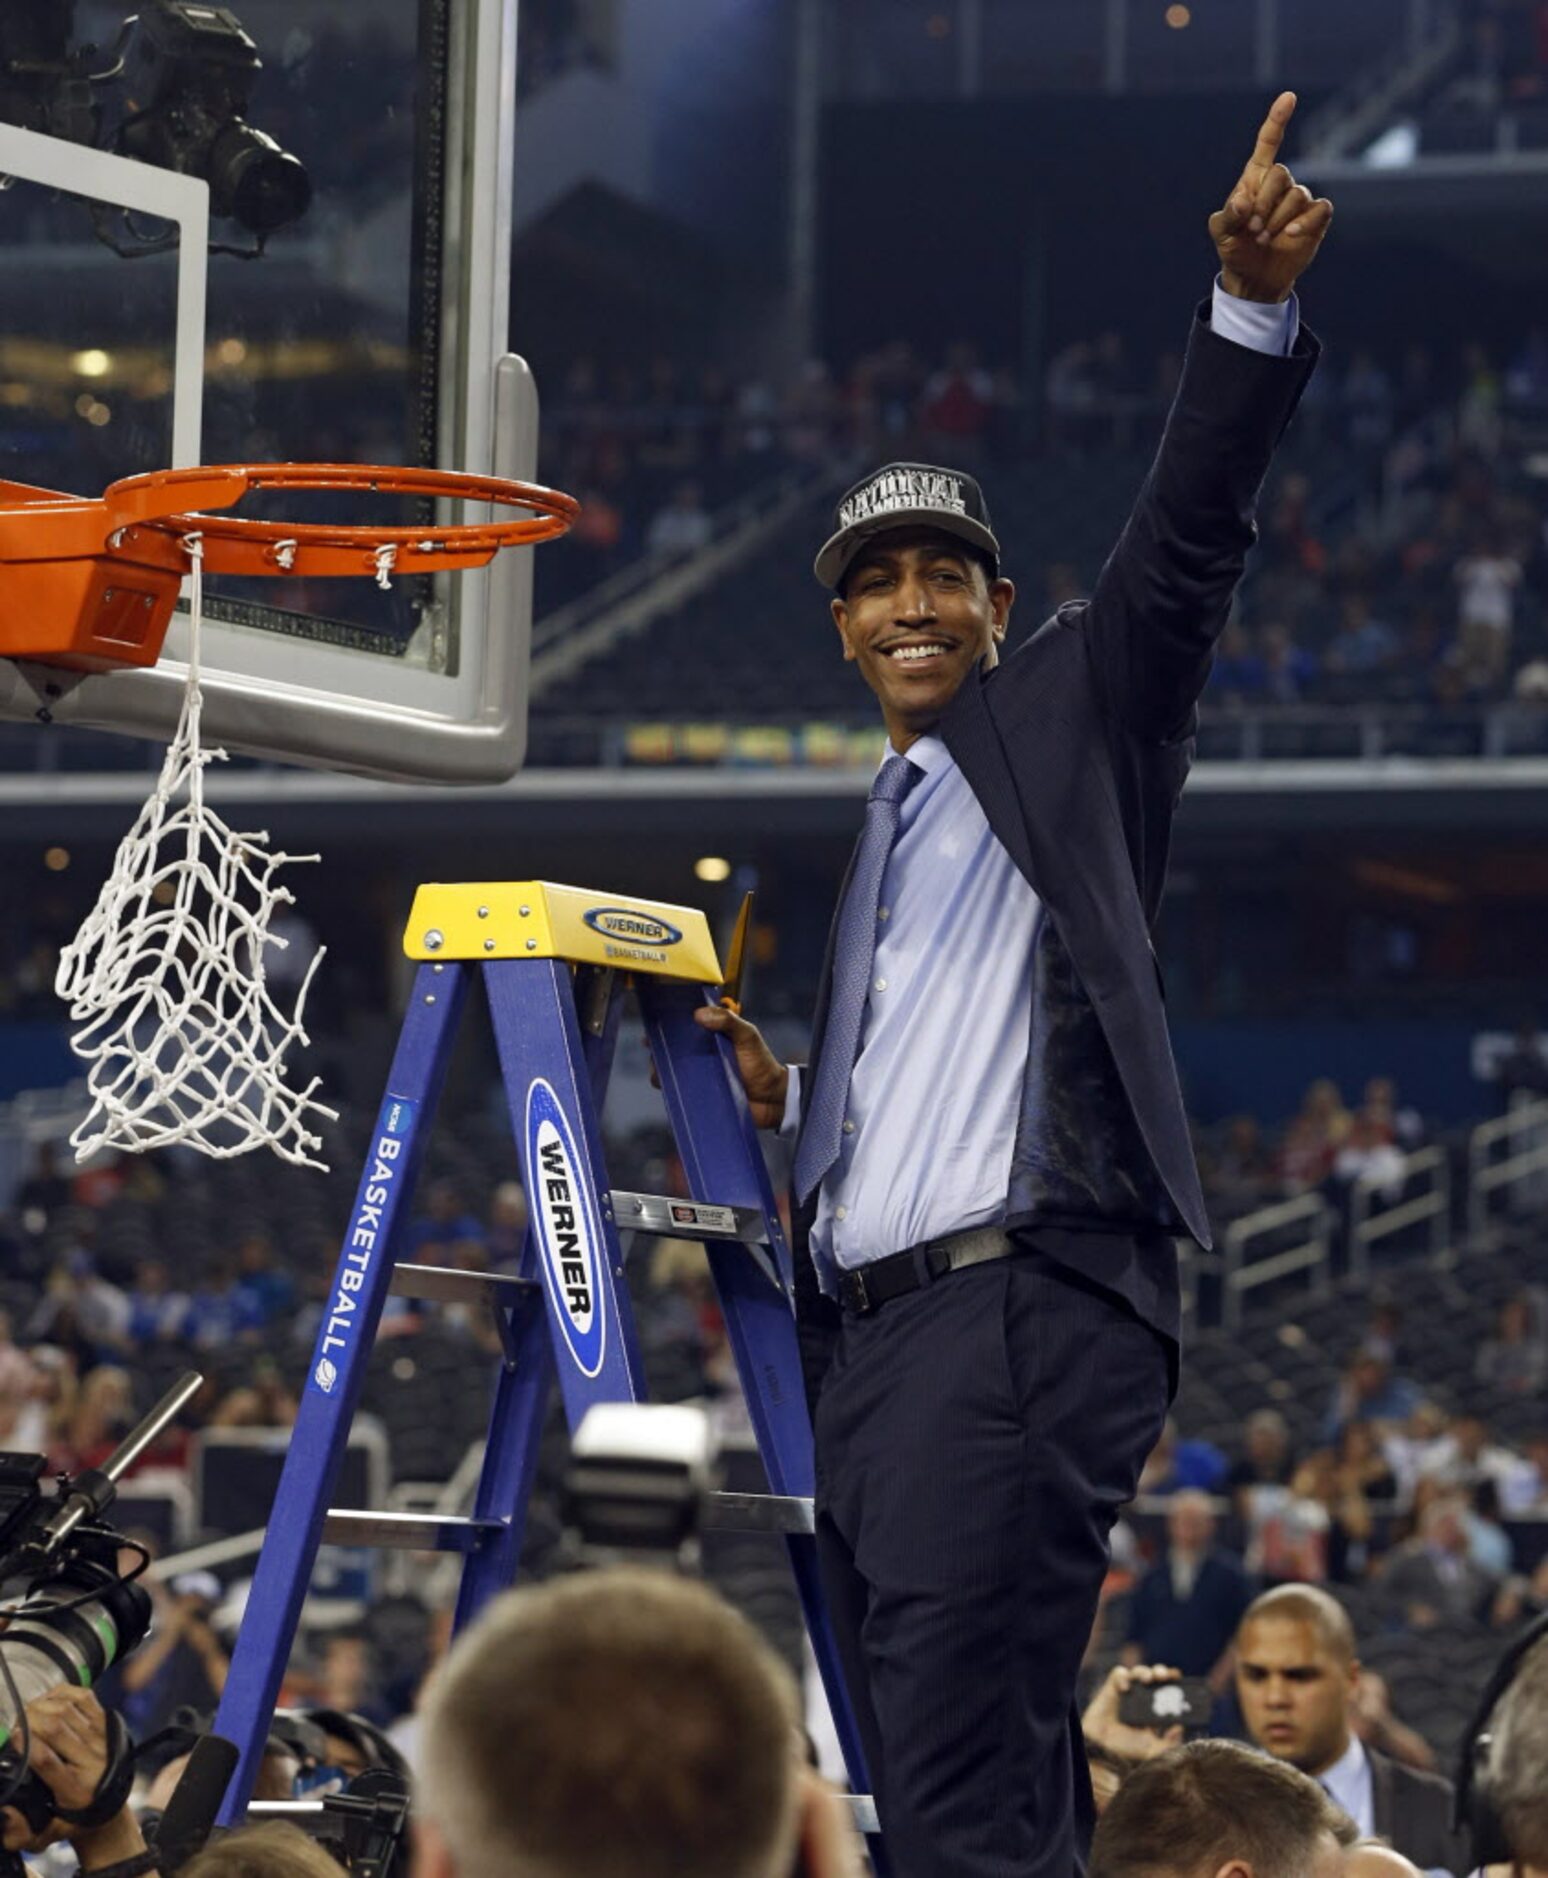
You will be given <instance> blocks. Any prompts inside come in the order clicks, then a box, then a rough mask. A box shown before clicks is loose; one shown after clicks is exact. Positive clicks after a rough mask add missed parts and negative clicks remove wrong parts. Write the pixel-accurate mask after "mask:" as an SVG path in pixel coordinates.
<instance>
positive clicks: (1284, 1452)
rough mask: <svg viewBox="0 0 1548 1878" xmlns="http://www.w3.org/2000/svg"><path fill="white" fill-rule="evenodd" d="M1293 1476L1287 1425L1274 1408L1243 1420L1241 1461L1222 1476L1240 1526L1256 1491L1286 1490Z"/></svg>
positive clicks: (1293, 1467)
mask: <svg viewBox="0 0 1548 1878" xmlns="http://www.w3.org/2000/svg"><path fill="white" fill-rule="evenodd" d="M1294 1472H1295V1448H1294V1444H1293V1443H1292V1441H1291V1439H1290V1424H1289V1423H1288V1422H1287V1421H1286V1420H1285V1418H1284V1416H1283V1415H1281V1414H1280V1412H1279V1410H1278V1409H1275V1408H1261V1409H1254V1411H1253V1412H1252V1414H1251V1415H1249V1416H1248V1417H1247V1426H1246V1430H1245V1442H1244V1448H1243V1453H1242V1458H1241V1459H1240V1460H1239V1461H1238V1462H1237V1463H1236V1465H1235V1466H1234V1467H1233V1468H1232V1469H1231V1471H1230V1473H1228V1474H1227V1475H1226V1478H1225V1485H1226V1487H1227V1489H1228V1490H1229V1491H1230V1492H1231V1494H1232V1495H1233V1496H1234V1497H1235V1500H1236V1515H1237V1518H1238V1519H1240V1520H1241V1521H1242V1522H1243V1524H1246V1522H1247V1521H1248V1520H1249V1519H1250V1518H1251V1516H1252V1496H1253V1491H1254V1489H1255V1488H1258V1487H1286V1486H1288V1485H1289V1484H1290V1476H1291V1475H1292V1474H1293V1473H1294Z"/></svg>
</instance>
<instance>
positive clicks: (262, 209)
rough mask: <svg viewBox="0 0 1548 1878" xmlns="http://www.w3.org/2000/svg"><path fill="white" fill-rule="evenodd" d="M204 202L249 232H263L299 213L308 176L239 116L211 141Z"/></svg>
mask: <svg viewBox="0 0 1548 1878" xmlns="http://www.w3.org/2000/svg"><path fill="white" fill-rule="evenodd" d="M209 182H210V206H211V207H212V208H213V209H214V211H215V213H216V214H217V215H230V216H232V217H234V218H235V219H236V220H237V221H238V222H240V223H241V224H242V226H243V227H244V228H250V229H251V230H252V231H253V233H254V234H255V235H267V234H269V233H270V232H271V231H272V230H274V229H276V228H283V227H285V226H286V224H287V223H289V222H296V221H299V220H300V219H301V217H302V216H303V215H305V213H306V211H307V207H308V205H309V204H310V202H311V200H312V179H311V177H310V176H308V175H307V173H306V170H305V168H304V167H303V165H302V164H301V162H300V160H299V159H298V158H296V157H293V156H291V155H290V153H289V152H288V151H286V150H282V149H281V148H280V147H279V145H278V144H277V143H276V142H275V141H274V139H273V138H272V137H267V136H265V135H264V133H263V132H262V131H261V130H254V129H253V127H252V126H251V125H250V124H244V123H243V122H242V120H241V119H240V118H236V119H233V121H232V122H231V123H229V124H227V125H226V127H225V129H224V130H222V131H221V133H220V135H219V136H218V137H217V138H216V139H215V142H214V145H213V147H212V148H211V150H210V161H209Z"/></svg>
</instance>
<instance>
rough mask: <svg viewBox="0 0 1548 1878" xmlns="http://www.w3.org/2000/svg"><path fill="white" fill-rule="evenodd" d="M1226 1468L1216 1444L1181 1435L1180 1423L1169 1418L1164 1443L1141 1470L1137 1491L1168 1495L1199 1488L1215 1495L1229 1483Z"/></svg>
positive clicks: (1163, 1434)
mask: <svg viewBox="0 0 1548 1878" xmlns="http://www.w3.org/2000/svg"><path fill="white" fill-rule="evenodd" d="M1226 1467H1227V1462H1226V1457H1225V1456H1224V1455H1223V1454H1222V1453H1221V1451H1220V1450H1219V1448H1217V1447H1216V1446H1215V1444H1214V1443H1213V1442H1212V1441H1198V1440H1192V1439H1187V1438H1185V1437H1184V1436H1183V1435H1181V1434H1180V1433H1179V1432H1178V1428H1177V1423H1176V1421H1175V1420H1174V1419H1173V1417H1172V1416H1170V1415H1168V1416H1167V1418H1166V1422H1165V1425H1164V1426H1163V1427H1162V1430H1161V1438H1160V1440H1159V1441H1157V1443H1156V1445H1155V1446H1154V1447H1153V1448H1152V1449H1151V1450H1150V1453H1149V1454H1148V1455H1147V1456H1146V1459H1145V1465H1144V1466H1143V1467H1142V1468H1141V1469H1140V1478H1139V1486H1138V1488H1137V1489H1136V1491H1137V1492H1139V1493H1142V1494H1145V1493H1149V1494H1165V1493H1177V1492H1180V1491H1181V1490H1182V1489H1183V1488H1185V1487H1196V1488H1198V1489H1199V1490H1200V1491H1202V1492H1204V1493H1206V1494H1208V1493H1213V1492H1214V1491H1215V1490H1216V1489H1217V1488H1218V1487H1219V1486H1220V1485H1221V1484H1222V1482H1223V1481H1224V1480H1225V1477H1226Z"/></svg>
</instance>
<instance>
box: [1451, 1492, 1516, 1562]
mask: <svg viewBox="0 0 1548 1878" xmlns="http://www.w3.org/2000/svg"><path fill="white" fill-rule="evenodd" d="M1462 1526H1463V1530H1464V1531H1465V1532H1466V1533H1467V1551H1468V1557H1469V1558H1471V1559H1472V1561H1473V1563H1474V1564H1475V1565H1477V1566H1480V1567H1481V1568H1482V1569H1483V1570H1484V1571H1486V1572H1487V1573H1488V1574H1489V1576H1490V1577H1491V1578H1492V1579H1493V1580H1494V1581H1495V1583H1496V1584H1498V1583H1500V1582H1502V1581H1503V1580H1504V1579H1506V1578H1508V1577H1509V1576H1510V1572H1511V1567H1512V1566H1513V1564H1514V1563H1515V1559H1514V1555H1513V1549H1512V1546H1511V1542H1510V1534H1509V1533H1508V1532H1507V1531H1506V1530H1505V1527H1504V1525H1503V1524H1502V1523H1501V1520H1500V1493H1499V1488H1498V1487H1496V1486H1495V1484H1494V1482H1493V1481H1492V1480H1480V1481H1479V1482H1478V1484H1477V1485H1476V1486H1475V1487H1474V1488H1473V1491H1472V1494H1471V1497H1470V1498H1469V1500H1468V1502H1467V1504H1466V1506H1465V1507H1464V1509H1463V1513H1462Z"/></svg>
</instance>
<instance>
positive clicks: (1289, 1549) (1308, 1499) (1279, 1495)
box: [1247, 1448, 1334, 1585]
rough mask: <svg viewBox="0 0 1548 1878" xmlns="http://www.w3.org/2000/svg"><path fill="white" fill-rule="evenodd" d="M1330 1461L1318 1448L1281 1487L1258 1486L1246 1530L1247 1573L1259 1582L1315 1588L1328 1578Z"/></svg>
mask: <svg viewBox="0 0 1548 1878" xmlns="http://www.w3.org/2000/svg"><path fill="white" fill-rule="evenodd" d="M1332 1471H1333V1457H1332V1455H1331V1454H1330V1453H1329V1452H1328V1450H1327V1449H1326V1448H1319V1449H1318V1450H1317V1451H1316V1453H1314V1454H1309V1455H1307V1456H1306V1458H1305V1459H1304V1460H1302V1461H1301V1462H1299V1463H1298V1465H1297V1466H1296V1470H1295V1472H1294V1474H1293V1475H1292V1476H1291V1478H1290V1481H1289V1483H1288V1484H1287V1485H1285V1486H1283V1487H1260V1488H1259V1489H1258V1490H1257V1492H1256V1493H1254V1495H1253V1498H1252V1508H1251V1517H1250V1520H1249V1522H1248V1526H1247V1569H1248V1571H1249V1572H1250V1573H1251V1574H1252V1576H1253V1577H1254V1578H1257V1579H1260V1580H1261V1581H1262V1582H1263V1583H1265V1584H1270V1585H1275V1584H1287V1583H1304V1584H1321V1583H1322V1582H1323V1580H1324V1579H1326V1577H1327V1576H1328V1555H1329V1533H1330V1529H1331V1527H1332V1523H1333V1515H1332V1512H1331V1510H1330V1505H1331V1502H1332V1500H1333V1498H1334V1488H1333V1484H1332Z"/></svg>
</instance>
